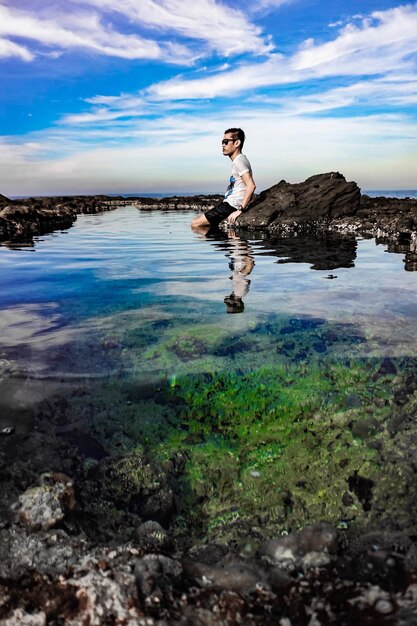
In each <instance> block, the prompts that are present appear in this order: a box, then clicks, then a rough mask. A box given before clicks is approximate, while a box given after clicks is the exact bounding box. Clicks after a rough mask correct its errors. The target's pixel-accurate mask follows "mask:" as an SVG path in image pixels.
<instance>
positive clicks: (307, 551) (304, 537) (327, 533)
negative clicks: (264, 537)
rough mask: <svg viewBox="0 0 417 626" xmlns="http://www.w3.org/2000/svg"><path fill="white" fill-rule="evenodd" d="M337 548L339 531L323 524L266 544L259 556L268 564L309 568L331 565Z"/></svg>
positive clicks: (308, 527) (307, 527)
mask: <svg viewBox="0 0 417 626" xmlns="http://www.w3.org/2000/svg"><path fill="white" fill-rule="evenodd" d="M337 548H338V535H337V530H336V529H335V528H334V527H333V526H331V525H330V524H327V523H325V522H322V523H320V524H314V525H312V526H306V527H305V528H304V529H303V530H301V531H300V532H298V533H293V534H291V535H287V536H284V537H280V538H279V539H275V540H272V541H268V542H267V543H264V544H263V545H262V546H261V548H260V550H259V555H260V556H261V557H262V558H265V559H266V560H267V561H268V562H272V563H279V564H282V565H290V566H291V564H294V565H300V566H302V567H305V568H308V567H317V566H320V565H326V564H328V563H330V561H331V555H334V554H335V553H336V551H337Z"/></svg>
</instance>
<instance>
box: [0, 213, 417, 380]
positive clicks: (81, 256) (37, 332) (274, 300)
mask: <svg viewBox="0 0 417 626" xmlns="http://www.w3.org/2000/svg"><path fill="white" fill-rule="evenodd" d="M190 218H191V214H190V213H189V212H175V213H172V212H168V213H159V212H144V211H142V212H141V211H138V210H137V209H134V208H129V207H127V208H121V209H118V210H117V211H114V212H109V213H104V214H100V215H94V216H88V215H86V216H81V217H79V218H78V220H77V222H76V223H75V226H73V227H72V228H71V229H69V230H68V231H63V232H56V233H54V234H50V235H46V236H43V237H37V238H36V239H35V241H34V244H33V246H20V245H13V246H7V245H3V246H1V247H0V307H1V310H0V328H1V333H0V347H1V349H2V351H3V357H4V358H6V359H11V360H13V362H14V363H15V364H16V365H18V367H19V368H20V370H24V371H25V372H27V373H28V374H30V375H34V376H35V375H38V376H40V375H44V376H46V375H48V376H51V377H53V376H57V375H59V376H61V375H62V376H65V375H76V376H83V375H85V376H89V375H98V374H102V375H111V374H112V373H114V372H115V371H116V370H117V368H120V367H125V368H126V369H134V370H135V371H136V372H138V371H140V370H142V369H143V371H144V373H146V374H150V373H151V371H152V370H155V371H158V375H160V374H161V371H162V369H163V368H164V367H165V366H166V367H168V368H169V367H174V369H175V366H178V367H180V368H181V367H182V365H184V360H181V359H180V358H179V359H178V363H175V358H174V357H175V355H173V356H172V362H170V361H169V359H168V361H167V362H166V363H165V364H164V363H163V362H162V361H161V359H159V360H158V359H157V358H155V357H153V358H146V356H145V355H144V353H143V350H145V349H146V348H148V347H149V346H150V345H155V344H162V343H163V342H164V341H165V343H166V341H169V340H174V339H175V333H176V332H178V333H179V334H180V336H181V335H184V334H185V335H187V334H191V335H190V336H192V337H194V338H195V341H197V339H200V340H202V341H204V340H205V338H207V336H210V337H211V338H213V337H214V335H216V336H217V335H218V336H219V338H220V337H221V338H224V337H227V336H234V335H239V337H240V338H242V337H244V336H245V335H247V334H248V333H250V334H251V336H252V335H253V332H254V329H255V328H257V329H258V331H259V333H262V325H265V324H267V323H268V321H270V320H271V319H272V318H276V317H279V316H282V317H283V318H288V319H292V318H294V319H297V318H303V319H304V318H309V317H310V318H315V319H320V320H324V321H326V323H331V324H338V325H343V324H344V325H351V327H352V332H353V333H354V334H360V335H361V336H362V337H363V340H364V342H365V341H366V348H365V349H366V353H367V354H369V352H370V351H371V352H372V353H375V354H376V355H398V354H405V353H410V352H412V353H414V347H415V346H414V341H415V339H414V338H415V336H416V332H415V331H416V324H417V308H416V303H417V273H416V272H408V271H404V255H402V254H395V253H388V252H387V250H386V248H385V247H384V246H382V245H376V244H375V241H374V240H355V239H354V238H353V237H352V238H343V237H334V236H333V237H328V238H325V237H322V238H318V239H315V238H306V237H298V238H290V239H281V240H275V241H270V240H267V239H265V240H264V239H261V236H262V235H261V234H259V235H258V237H256V235H255V236H254V235H253V234H251V235H249V237H250V239H246V235H245V237H243V236H241V237H239V236H232V234H229V235H227V234H226V233H220V232H217V233H209V234H208V236H204V235H199V234H194V233H192V232H191V230H190V228H189V222H190ZM225 298H226V302H225ZM241 303H242V304H241ZM232 311H234V312H236V313H237V314H231V312H232ZM139 331H141V333H142V335H143V336H142V337H141V340H140V341H139V340H138V342H137V344H135V342H133V340H131V341H130V340H129V339H128V337H127V335H128V334H129V333H136V335H138V334H139ZM132 342H133V343H132ZM364 342H363V343H364ZM83 344H85V348H83ZM91 346H93V347H94V348H92V347H91ZM123 351H125V356H124V357H123ZM135 351H139V352H135ZM197 352H198V349H197V343H196V348H195V353H194V352H193V353H192V354H190V355H189V356H190V358H189V360H188V361H187V360H186V361H185V363H186V368H187V369H189V368H190V366H192V369H195V370H197V369H198V363H199V361H201V367H202V369H204V367H205V361H206V360H207V358H208V354H207V353H203V354H202V355H201V357H202V358H201V359H200V358H199V356H200V355H198V354H197ZM80 354H82V355H83V358H82V359H81V358H80ZM103 355H104V356H105V357H106V358H104V356H103ZM252 356H253V355H252ZM214 361H215V358H214ZM190 362H192V363H190ZM211 365H212V366H213V365H215V363H214V362H212V363H211ZM218 365H219V366H222V362H221V361H220V362H219V363H218ZM170 373H171V372H168V374H170Z"/></svg>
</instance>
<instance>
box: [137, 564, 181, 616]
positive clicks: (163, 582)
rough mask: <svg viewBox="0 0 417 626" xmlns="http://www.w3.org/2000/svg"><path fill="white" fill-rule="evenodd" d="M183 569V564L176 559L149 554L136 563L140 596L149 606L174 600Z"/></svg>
mask: <svg viewBox="0 0 417 626" xmlns="http://www.w3.org/2000/svg"><path fill="white" fill-rule="evenodd" d="M182 571H183V568H182V566H181V564H180V563H179V562H178V561H176V560H174V559H170V558H169V557H167V556H164V555H162V554H147V555H146V556H144V557H143V558H142V559H140V560H138V561H136V565H135V577H136V582H137V588H138V593H139V596H140V597H141V598H142V599H144V600H145V601H146V603H147V605H148V606H149V607H152V606H157V607H159V606H161V605H162V604H165V603H169V602H172V601H173V591H174V586H175V584H176V583H177V582H178V581H179V579H180V576H181V574H182Z"/></svg>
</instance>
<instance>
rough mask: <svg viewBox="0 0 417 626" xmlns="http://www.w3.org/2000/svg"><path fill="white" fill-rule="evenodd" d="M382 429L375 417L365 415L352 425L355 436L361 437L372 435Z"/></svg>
mask: <svg viewBox="0 0 417 626" xmlns="http://www.w3.org/2000/svg"><path fill="white" fill-rule="evenodd" d="M380 430H381V426H380V424H379V422H378V420H377V419H375V418H374V417H365V418H363V419H361V420H358V421H357V422H355V423H354V424H353V425H352V435H353V436H354V437H360V438H361V439H366V438H367V437H371V436H372V435H375V434H376V433H378V432H379V431H380Z"/></svg>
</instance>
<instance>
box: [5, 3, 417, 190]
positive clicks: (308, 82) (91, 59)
mask: <svg viewBox="0 0 417 626" xmlns="http://www.w3.org/2000/svg"><path fill="white" fill-rule="evenodd" d="M0 80H1V90H0V193H3V194H4V195H12V196H16V195H30V194H34V195H35V194H59V193H63V194H65V193H67V194H76V193H123V192H125V193H135V192H138V193H147V192H178V193H180V192H186V191H187V192H190V191H195V192H222V191H223V190H224V187H225V181H226V180H227V178H228V175H229V169H230V162H229V161H228V160H225V157H223V156H222V154H221V146H220V139H221V137H222V135H223V131H224V129H225V128H228V127H229V126H241V127H242V128H244V130H245V131H246V133H247V143H246V145H245V150H244V152H245V153H246V154H247V155H248V157H249V159H250V161H251V162H252V165H253V169H254V177H255V180H256V183H257V186H258V191H259V190H261V189H264V188H265V187H268V186H270V185H272V184H275V183H276V182H278V181H279V180H281V179H285V180H288V181H290V182H297V181H300V180H303V179H305V178H306V177H308V176H311V175H313V174H317V173H320V172H325V171H331V170H338V171H340V172H342V173H343V174H344V175H345V176H346V178H347V179H349V180H355V181H357V182H358V184H359V186H360V187H361V188H363V189H414V188H417V174H416V172H417V167H416V166H417V106H416V105H417V3H409V4H405V3H403V4H402V3H399V2H396V1H394V0H391V1H390V0H344V1H343V2H342V0H328V2H323V1H322V0H320V1H319V0H309V1H306V0H251V1H249V0H241V2H240V3H236V2H231V1H229V0H223V1H222V2H220V1H219V0H198V2H197V1H196V0H65V2H64V1H63V0H0Z"/></svg>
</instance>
